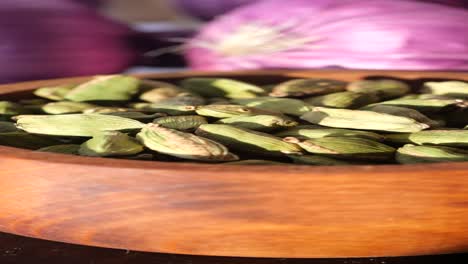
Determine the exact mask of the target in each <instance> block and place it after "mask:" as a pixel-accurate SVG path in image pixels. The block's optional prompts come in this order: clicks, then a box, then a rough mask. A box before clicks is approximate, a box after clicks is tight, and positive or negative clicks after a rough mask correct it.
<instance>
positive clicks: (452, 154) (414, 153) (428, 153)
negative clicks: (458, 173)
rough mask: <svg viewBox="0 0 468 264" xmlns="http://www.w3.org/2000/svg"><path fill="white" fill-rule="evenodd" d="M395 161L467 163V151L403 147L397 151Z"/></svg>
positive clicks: (404, 162)
mask: <svg viewBox="0 0 468 264" xmlns="http://www.w3.org/2000/svg"><path fill="white" fill-rule="evenodd" d="M395 159H396V160H397V161H398V163H402V164H413V163H432V162H456V161H459V162H460V161H468V151H467V150H464V149H459V148H452V147H442V146H415V145H410V144H408V145H405V146H403V147H401V148H399V149H397V152H396V155H395Z"/></svg>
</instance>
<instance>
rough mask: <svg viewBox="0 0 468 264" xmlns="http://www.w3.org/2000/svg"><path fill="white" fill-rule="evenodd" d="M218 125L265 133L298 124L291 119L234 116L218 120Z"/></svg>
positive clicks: (263, 116)
mask: <svg viewBox="0 0 468 264" xmlns="http://www.w3.org/2000/svg"><path fill="white" fill-rule="evenodd" d="M216 123H219V124H228V125H233V126H236V127H242V128H247V129H252V130H256V131H264V132H268V131H273V130H277V129H279V128H287V127H293V126H296V125H297V124H298V123H297V122H296V121H294V120H292V119H290V118H287V117H281V116H274V115H254V116H234V117H229V118H224V119H221V120H218V121H217V122H216Z"/></svg>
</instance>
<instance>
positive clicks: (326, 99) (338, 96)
mask: <svg viewBox="0 0 468 264" xmlns="http://www.w3.org/2000/svg"><path fill="white" fill-rule="evenodd" d="M378 101H379V97H378V96H377V95H376V94H374V93H355V92H349V91H346V92H338V93H331V94H326V95H321V96H316V97H309V98H306V99H304V102H306V103H307V104H310V105H313V106H325V107H333V108H348V109H355V108H359V107H361V106H364V105H368V104H372V103H376V102H378Z"/></svg>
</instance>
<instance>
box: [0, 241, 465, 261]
mask: <svg viewBox="0 0 468 264" xmlns="http://www.w3.org/2000/svg"><path fill="white" fill-rule="evenodd" d="M0 263H1V264H9V263H27V264H29V263H34V264H35V263H48V264H54V263H60V264H63V263H66V264H75V263H76V264H82V263H83V264H143V263H145V264H146V263H151V264H152V263H155V264H306V263H307V264H403V263H404V264H418V263H421V264H435V263H437V264H439V263H440V264H447V263H468V254H454V255H437V256H419V257H397V258H395V257H393V258H359V259H357V258H353V259H278V258H263V259H262V258H256V259H254V258H228V257H203V256H189V255H174V254H158V253H144V252H136V251H125V250H116V249H105V248H97V247H87V246H79V245H72V244H66V243H59V242H52V241H46V240H40V239H33V238H27V237H22V236H16V235H11V234H6V233H0Z"/></svg>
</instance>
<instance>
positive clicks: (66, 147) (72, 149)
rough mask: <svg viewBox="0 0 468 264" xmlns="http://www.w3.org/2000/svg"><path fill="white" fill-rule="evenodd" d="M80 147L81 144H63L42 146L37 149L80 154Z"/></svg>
mask: <svg viewBox="0 0 468 264" xmlns="http://www.w3.org/2000/svg"><path fill="white" fill-rule="evenodd" d="M79 149H80V145H77V144H63V145H53V146H49V147H45V148H40V149H38V150H37V151H41V152H52V153H59V154H70V155H78V150H79Z"/></svg>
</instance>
